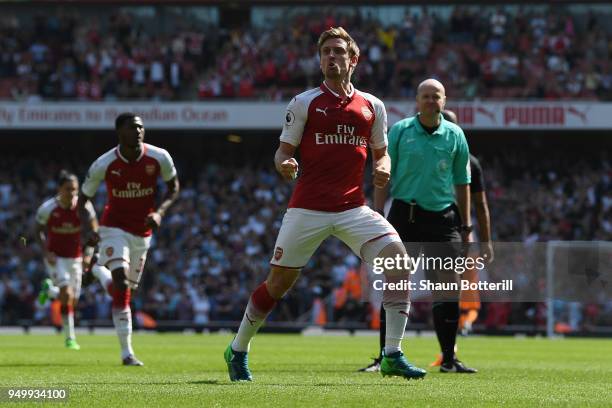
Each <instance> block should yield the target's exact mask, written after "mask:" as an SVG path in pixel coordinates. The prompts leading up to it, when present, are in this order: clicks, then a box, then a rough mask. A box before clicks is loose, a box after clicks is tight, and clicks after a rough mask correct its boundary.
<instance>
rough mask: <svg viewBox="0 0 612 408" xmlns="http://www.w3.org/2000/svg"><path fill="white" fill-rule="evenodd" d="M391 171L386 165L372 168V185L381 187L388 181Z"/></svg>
mask: <svg viewBox="0 0 612 408" xmlns="http://www.w3.org/2000/svg"><path fill="white" fill-rule="evenodd" d="M390 178H391V172H390V171H389V169H387V168H386V167H382V166H381V167H378V168H375V169H374V186H376V187H378V188H383V187H384V186H386V185H387V183H388V182H389V179H390Z"/></svg>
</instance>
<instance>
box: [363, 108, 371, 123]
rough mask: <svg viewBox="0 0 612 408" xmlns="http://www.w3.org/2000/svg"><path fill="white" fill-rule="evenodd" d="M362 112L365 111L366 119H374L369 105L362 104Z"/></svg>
mask: <svg viewBox="0 0 612 408" xmlns="http://www.w3.org/2000/svg"><path fill="white" fill-rule="evenodd" d="M361 113H363V117H364V118H365V119H366V120H370V119H372V111H371V110H370V108H368V107H367V106H362V107H361Z"/></svg>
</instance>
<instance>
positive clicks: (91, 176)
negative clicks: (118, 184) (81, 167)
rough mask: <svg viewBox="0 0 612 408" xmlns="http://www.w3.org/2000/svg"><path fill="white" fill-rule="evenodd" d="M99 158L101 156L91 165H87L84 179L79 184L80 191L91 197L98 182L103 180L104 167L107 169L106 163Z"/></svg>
mask: <svg viewBox="0 0 612 408" xmlns="http://www.w3.org/2000/svg"><path fill="white" fill-rule="evenodd" d="M101 159H102V157H100V158H99V159H98V160H96V161H95V162H93V164H92V165H91V167H89V170H88V171H87V176H85V181H84V182H83V185H82V186H81V192H82V193H83V194H85V195H86V196H87V197H89V198H93V197H94V196H95V195H96V191H98V187H99V186H100V183H101V182H102V180H104V175H105V174H106V169H108V164H107V163H104V161H103V160H101Z"/></svg>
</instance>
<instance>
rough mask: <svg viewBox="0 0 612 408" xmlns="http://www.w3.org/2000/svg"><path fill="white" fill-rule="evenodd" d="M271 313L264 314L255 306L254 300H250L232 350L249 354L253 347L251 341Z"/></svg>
mask: <svg viewBox="0 0 612 408" xmlns="http://www.w3.org/2000/svg"><path fill="white" fill-rule="evenodd" d="M268 314H269V313H262V312H261V311H260V310H258V309H257V308H255V306H253V301H252V299H249V304H248V305H247V308H246V310H245V312H244V316H243V317H242V322H240V327H239V328H238V333H237V334H236V337H235V338H234V341H233V342H232V349H233V350H234V351H243V352H244V351H246V352H248V351H249V349H250V347H251V339H252V338H253V337H254V336H255V333H257V330H259V328H260V327H261V325H262V324H263V323H264V322H265V321H266V317H268Z"/></svg>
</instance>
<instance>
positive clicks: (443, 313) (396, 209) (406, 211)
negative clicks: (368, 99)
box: [363, 79, 476, 373]
mask: <svg viewBox="0 0 612 408" xmlns="http://www.w3.org/2000/svg"><path fill="white" fill-rule="evenodd" d="M445 102H446V96H445V91H444V86H443V85H442V84H441V83H440V82H439V81H437V80H435V79H427V80H425V81H423V82H422V83H421V84H420V85H419V86H418V88H417V96H416V104H417V110H418V112H419V113H418V114H417V115H416V116H414V117H411V118H407V119H403V120H401V121H399V122H397V123H396V124H395V125H393V126H392V127H391V130H390V131H389V137H388V138H389V142H388V147H387V148H388V151H389V156H390V157H391V183H390V184H391V197H392V198H393V202H392V204H391V209H390V211H389V216H388V219H389V221H390V222H391V224H392V225H393V226H394V227H395V229H396V230H397V232H398V233H399V235H400V237H401V238H402V241H404V243H405V244H406V246H407V248H406V249H407V251H408V254H409V255H410V256H412V257H417V256H418V255H419V253H420V252H421V251H423V252H424V255H425V256H426V257H441V258H442V259H444V258H445V257H447V256H450V257H452V258H456V257H459V256H462V249H461V248H462V242H468V238H469V234H470V232H471V231H472V226H471V219H470V190H469V184H470V179H471V178H470V162H469V154H470V153H469V149H468V144H467V141H466V139H465V135H464V134H463V131H462V130H461V128H460V127H459V126H457V125H456V124H454V123H452V122H449V121H447V120H444V118H443V116H442V114H441V113H442V111H443V110H444V105H445ZM387 194H388V191H387V190H386V189H375V191H374V208H375V209H376V210H377V211H379V212H380V213H381V214H382V213H383V208H384V204H385V201H386V198H387ZM425 274H426V278H427V279H428V280H430V281H432V282H458V281H459V279H458V276H459V275H457V274H456V273H455V272H454V271H452V270H450V271H448V270H446V271H432V270H425ZM432 295H433V300H434V301H433V318H434V326H435V329H436V335H437V337H438V342H439V343H440V348H441V350H442V355H443V361H442V364H441V366H440V371H441V372H459V373H475V372H476V370H475V369H473V368H469V367H467V366H466V365H465V364H463V363H462V362H461V361H459V360H458V359H457V357H456V355H455V352H454V347H455V340H456V336H457V326H458V322H459V291H458V290H457V291H433V292H432ZM384 321H385V315H384V308H383V309H382V310H381V326H382V325H383V324H384ZM383 340H384V338H383V337H382V335H381V343H383V344H384V342H383ZM375 364H376V362H375V363H374V364H373V365H372V366H370V367H371V368H373V369H368V368H366V369H363V371H377V370H376V369H375Z"/></svg>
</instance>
